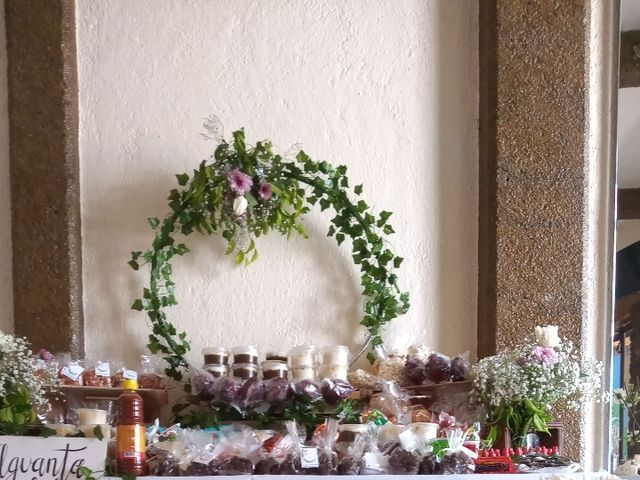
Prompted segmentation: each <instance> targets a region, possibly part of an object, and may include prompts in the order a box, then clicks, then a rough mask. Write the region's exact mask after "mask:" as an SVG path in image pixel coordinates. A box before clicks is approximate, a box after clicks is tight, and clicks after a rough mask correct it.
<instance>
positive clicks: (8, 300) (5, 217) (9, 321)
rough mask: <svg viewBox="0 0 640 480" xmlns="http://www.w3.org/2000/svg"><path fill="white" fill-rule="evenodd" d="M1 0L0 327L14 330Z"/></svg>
mask: <svg viewBox="0 0 640 480" xmlns="http://www.w3.org/2000/svg"><path fill="white" fill-rule="evenodd" d="M6 45H7V40H6V37H5V33H4V1H3V0H0V208H1V209H2V214H0V330H2V331H3V332H12V331H13V293H12V292H13V285H12V282H11V190H10V188H9V111H8V108H7V100H8V99H7V47H6Z"/></svg>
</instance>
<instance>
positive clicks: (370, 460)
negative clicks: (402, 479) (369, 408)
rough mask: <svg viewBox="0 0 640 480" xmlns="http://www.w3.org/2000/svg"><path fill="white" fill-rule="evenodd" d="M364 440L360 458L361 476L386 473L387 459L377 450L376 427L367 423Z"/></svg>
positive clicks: (371, 423)
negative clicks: (362, 452)
mask: <svg viewBox="0 0 640 480" xmlns="http://www.w3.org/2000/svg"><path fill="white" fill-rule="evenodd" d="M367 427H368V430H367V434H366V436H365V438H364V442H365V445H364V454H363V456H362V464H363V465H362V470H361V471H360V473H361V474H362V475H378V474H382V473H386V472H387V468H388V457H386V456H385V455H384V454H383V453H382V451H381V450H380V449H379V448H378V426H377V425H376V424H375V423H373V422H369V423H368V424H367Z"/></svg>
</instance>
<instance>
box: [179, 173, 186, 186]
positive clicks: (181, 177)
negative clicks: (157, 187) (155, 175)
mask: <svg viewBox="0 0 640 480" xmlns="http://www.w3.org/2000/svg"><path fill="white" fill-rule="evenodd" d="M176 178H177V179H178V185H180V186H181V187H184V186H185V185H186V184H187V182H188V181H189V175H187V174H186V173H181V174H179V175H176Z"/></svg>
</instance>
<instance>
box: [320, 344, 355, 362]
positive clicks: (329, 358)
mask: <svg viewBox="0 0 640 480" xmlns="http://www.w3.org/2000/svg"><path fill="white" fill-rule="evenodd" d="M320 357H321V358H322V364H323V365H349V347H345V346H344V345H333V346H331V347H324V348H323V349H322V350H320Z"/></svg>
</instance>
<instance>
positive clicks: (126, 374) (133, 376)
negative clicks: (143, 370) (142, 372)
mask: <svg viewBox="0 0 640 480" xmlns="http://www.w3.org/2000/svg"><path fill="white" fill-rule="evenodd" d="M122 377H123V378H126V379H127V380H137V379H138V372H136V371H134V370H128V369H126V368H124V369H123V370H122Z"/></svg>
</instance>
